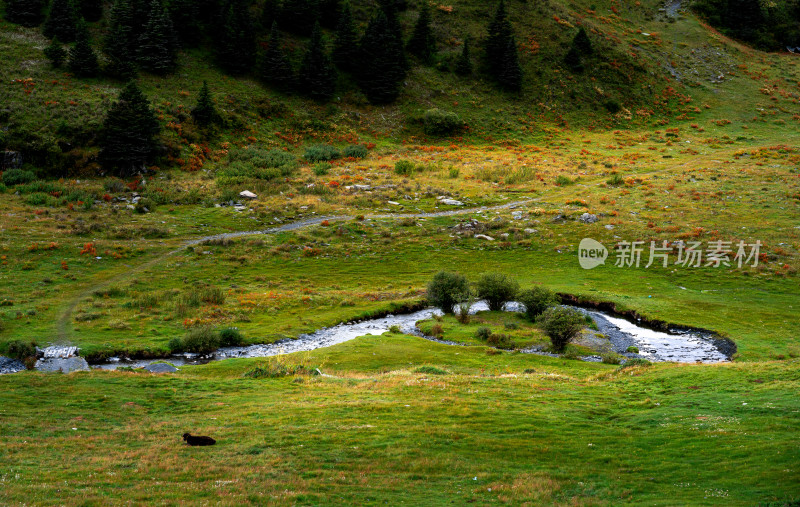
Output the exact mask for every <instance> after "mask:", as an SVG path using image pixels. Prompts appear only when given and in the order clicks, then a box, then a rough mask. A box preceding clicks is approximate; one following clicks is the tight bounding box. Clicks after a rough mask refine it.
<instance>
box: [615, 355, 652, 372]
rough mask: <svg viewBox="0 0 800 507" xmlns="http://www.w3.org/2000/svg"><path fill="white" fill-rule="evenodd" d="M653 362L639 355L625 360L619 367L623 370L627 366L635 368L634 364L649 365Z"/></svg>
mask: <svg viewBox="0 0 800 507" xmlns="http://www.w3.org/2000/svg"><path fill="white" fill-rule="evenodd" d="M652 364H653V363H651V362H650V361H648V360H647V359H642V358H640V357H637V358H634V359H628V360H627V361H625V364H623V365H622V366H620V368H619V369H620V370H622V369H625V368H633V367H634V366H643V367H647V366H650V365H652Z"/></svg>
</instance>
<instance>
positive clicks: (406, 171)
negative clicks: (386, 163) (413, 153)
mask: <svg viewBox="0 0 800 507" xmlns="http://www.w3.org/2000/svg"><path fill="white" fill-rule="evenodd" d="M394 172H395V173H397V174H399V175H400V176H411V175H412V174H414V163H413V162H411V161H410V160H398V161H397V162H395V164H394Z"/></svg>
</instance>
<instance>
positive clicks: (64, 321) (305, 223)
mask: <svg viewBox="0 0 800 507" xmlns="http://www.w3.org/2000/svg"><path fill="white" fill-rule="evenodd" d="M537 200H538V199H523V200H520V201H513V202H508V203H505V204H500V205H497V206H480V207H477V208H463V209H454V210H449V211H436V212H432V213H384V214H372V215H364V218H368V219H372V220H386V219H390V220H391V219H404V218H435V217H449V216H457V215H469V214H471V213H477V212H480V211H496V210H501V209H509V208H515V207H517V206H521V205H523V204H528V203H531V202H534V201H537ZM354 218H355V217H353V216H351V215H329V216H320V217H314V218H310V219H306V220H298V221H296V222H290V223H287V224H283V225H279V226H277V227H271V228H268V229H258V230H252V231H240V232H225V233H221V234H211V235H209V236H202V237H199V238H194V239H191V240H188V241H185V242H184V243H183V244H182V245H181V246H179V247H178V248H176V249H174V250H171V251H169V252H167V253H165V254H164V255H162V256H160V257H156V258H154V259H150V260H149V261H147V262H144V263H143V264H140V265H138V266H134V267H131V268H130V269H129V270H128V271H125V272H123V273H119V274H117V275H114V276H112V277H110V278H108V279H105V280H103V281H102V282H100V283H97V284H94V285H92V286H91V287H87V288H86V289H84V290H83V291H81V292H80V293H79V294H78V295H77V296H75V297H73V298H72V299H71V300H70V301H69V303H67V305H66V307H65V308H64V310H63V311H62V313H61V315H60V316H59V318H58V320H56V326H55V339H56V340H57V341H58V342H67V341H69V339H70V335H71V334H72V326H70V321H71V320H72V313H73V312H74V311H75V308H76V307H77V306H78V303H80V302H81V300H82V299H84V298H87V297H89V296H91V295H92V293H94V292H95V291H97V290H100V289H103V288H105V287H108V286H110V285H115V284H117V283H120V282H122V281H124V280H126V279H128V278H130V277H132V276H133V275H135V274H137V273H141V272H142V271H144V270H146V269H148V268H151V267H153V266H155V265H157V264H158V263H160V262H162V261H164V260H165V259H167V258H169V257H171V256H173V255H175V254H177V253H179V252H181V251H183V250H184V249H185V248H187V247H190V246H194V245H198V244H200V243H203V242H205V241H214V240H222V239H236V238H242V237H246V236H259V235H265V234H277V233H279V232H287V231H295V230H298V229H302V228H304V227H310V226H312V225H319V224H321V223H322V222H324V221H326V220H328V221H344V220H353V219H354Z"/></svg>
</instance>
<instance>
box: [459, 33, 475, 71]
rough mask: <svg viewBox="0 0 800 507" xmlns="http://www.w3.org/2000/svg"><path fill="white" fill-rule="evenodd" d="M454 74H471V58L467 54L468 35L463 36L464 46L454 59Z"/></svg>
mask: <svg viewBox="0 0 800 507" xmlns="http://www.w3.org/2000/svg"><path fill="white" fill-rule="evenodd" d="M456 74H458V75H459V76H469V75H471V74H472V59H471V58H470V55H469V37H466V38H464V46H463V47H462V48H461V54H459V55H458V60H456Z"/></svg>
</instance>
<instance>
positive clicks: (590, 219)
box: [578, 213, 598, 224]
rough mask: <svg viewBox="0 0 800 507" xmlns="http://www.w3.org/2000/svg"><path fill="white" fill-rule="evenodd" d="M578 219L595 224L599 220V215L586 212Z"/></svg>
mask: <svg viewBox="0 0 800 507" xmlns="http://www.w3.org/2000/svg"><path fill="white" fill-rule="evenodd" d="M578 220H580V221H581V222H583V223H585V224H593V223H595V222H597V220H598V218H597V215H592V214H591V213H584V214H583V215H581V216H580V217H579V218H578Z"/></svg>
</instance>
